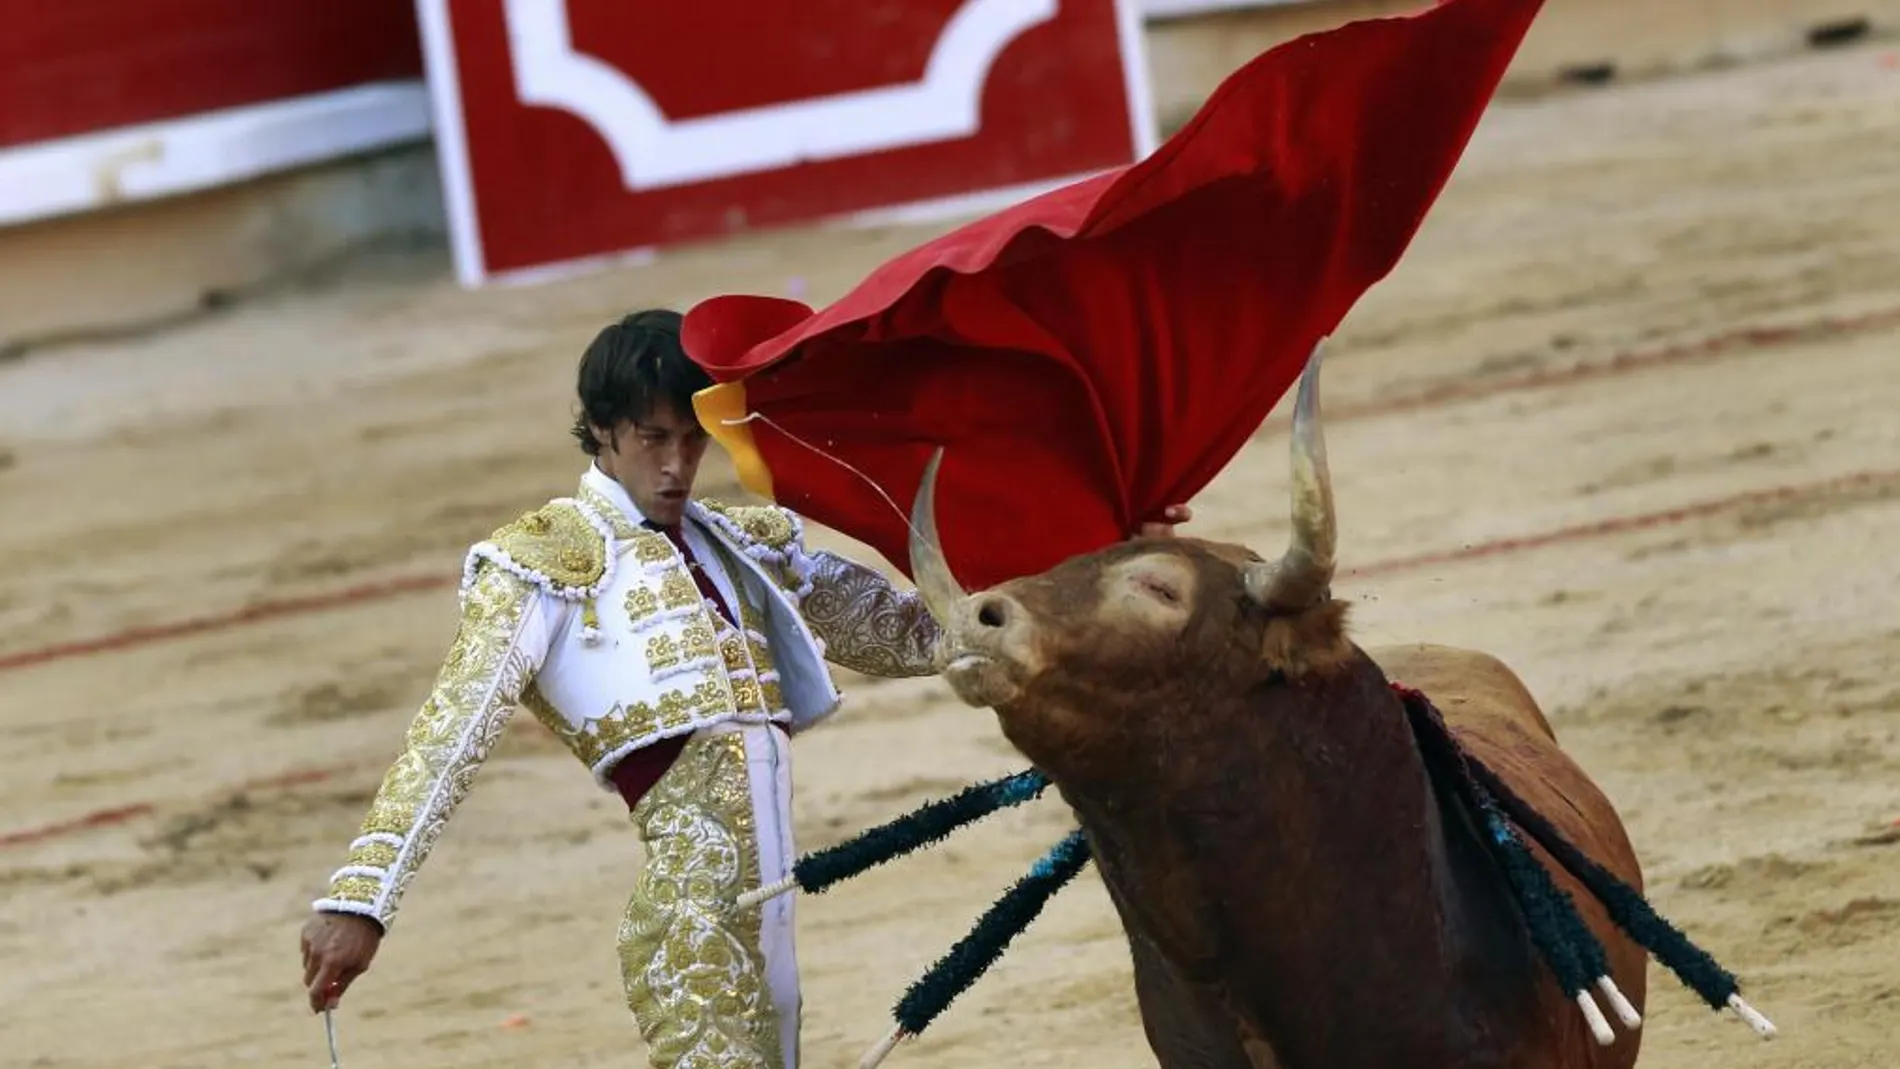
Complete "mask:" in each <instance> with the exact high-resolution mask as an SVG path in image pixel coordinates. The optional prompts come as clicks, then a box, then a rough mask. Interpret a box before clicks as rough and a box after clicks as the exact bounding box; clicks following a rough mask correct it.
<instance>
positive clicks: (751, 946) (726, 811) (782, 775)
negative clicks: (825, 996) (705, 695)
mask: <svg viewBox="0 0 1900 1069" xmlns="http://www.w3.org/2000/svg"><path fill="white" fill-rule="evenodd" d="M633 822H634V827H635V828H636V829H637V830H638V832H639V834H640V837H641V839H642V841H643V842H644V843H645V846H646V855H647V856H646V864H645V867H644V868H643V870H642V871H641V874H640V878H639V881H638V883H637V884H636V886H635V889H634V892H633V895H632V898H631V899H630V900H629V901H628V903H627V913H626V918H625V920H624V921H623V922H622V924H621V927H620V961H621V971H622V975H623V976H624V978H625V980H626V985H627V1004H628V1006H629V1007H630V1008H631V1009H632V1010H633V1015H634V1019H635V1021H636V1022H637V1023H638V1025H639V1028H640V1034H641V1036H642V1037H644V1038H645V1040H646V1043H647V1051H648V1058H649V1060H650V1061H651V1063H652V1065H653V1066H654V1067H655V1069H796V1067H797V1064H798V1026H799V1017H800V1014H801V1005H800V998H799V989H798V962H797V958H796V956H795V953H794V950H793V941H792V935H793V926H792V925H793V899H794V896H792V895H789V894H788V895H780V896H778V897H777V898H774V899H772V900H771V901H769V902H766V903H765V904H764V905H762V906H760V907H758V908H755V909H749V910H734V909H732V908H730V907H729V905H728V903H730V902H731V901H732V900H733V899H734V898H735V897H737V896H738V894H739V893H740V892H741V891H745V890H749V889H751V888H754V887H757V886H759V885H760V884H761V883H769V882H771V881H773V880H776V879H779V878H781V877H783V876H785V875H787V874H788V873H790V871H791V865H792V861H793V843H792V835H791V761H790V746H789V745H788V743H787V740H786V737H785V734H784V733H783V732H782V731H780V730H779V729H778V728H776V727H767V726H763V725H752V724H747V725H738V724H730V725H720V726H719V727H715V728H711V729H708V730H706V731H703V732H701V733H699V734H698V735H695V736H694V737H693V738H692V740H691V741H690V742H688V743H687V744H686V747H685V749H684V750H683V751H681V753H680V755H679V758H678V759H677V760H676V761H674V763H673V766H672V767H671V768H670V769H668V771H667V773H666V774H665V775H664V776H662V777H661V778H660V780H659V781H658V782H657V783H655V784H654V785H653V789H652V790H651V791H649V792H648V793H647V795H646V796H645V797H644V798H642V799H641V800H640V803H639V804H638V805H636V806H635V807H634V810H633Z"/></svg>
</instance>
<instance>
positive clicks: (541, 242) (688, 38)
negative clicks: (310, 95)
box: [417, 0, 1155, 285]
mask: <svg viewBox="0 0 1900 1069" xmlns="http://www.w3.org/2000/svg"><path fill="white" fill-rule="evenodd" d="M417 3H418V10H419V11H420V14H421V23H422V35H423V42H424V50H425V53H426V56H427V61H428V62H427V66H428V75H429V81H430V89H431V97H432V101H433V105H434V107H435V132H436V138H437V145H438V149H439V153H440V157H439V158H440V160H441V168H442V176H443V183H444V191H445V194H446V200H447V202H448V207H449V213H450V225H451V231H452V237H453V241H454V245H455V256H456V268H457V274H458V275H459V277H460V278H461V280H462V281H463V283H464V284H468V285H475V284H478V283H480V282H483V281H486V280H491V279H494V278H496V277H497V276H503V275H516V274H519V273H522V272H529V271H539V270H542V269H547V268H550V267H554V266H555V265H562V264H571V263H574V262H577V261H589V260H599V259H604V258H611V257H617V256H622V255H626V254H628V253H631V252H635V251H642V250H650V249H653V248H656V247H660V246H665V245H670V244H675V243H678V242H682V241H687V240H694V239H700V238H707V237H713V236H717V235H721V234H727V233H733V232H738V231H743V230H747V229H750V228H753V227H757V226H766V225H774V224H782V223H791V222H797V221H809V220H815V219H822V218H833V217H839V216H851V215H857V214H860V213H864V212H867V211H871V210H874V209H889V208H895V207H899V206H908V207H910V208H911V209H912V210H911V213H910V214H912V216H913V217H918V216H928V215H929V214H931V212H932V210H933V209H932V208H931V207H929V205H942V206H943V210H948V207H949V205H951V204H955V203H958V202H961V203H963V204H964V205H968V204H970V203H971V201H970V199H969V198H971V197H972V195H977V194H997V195H1000V196H1011V197H1014V196H1021V195H1023V191H1024V190H1025V189H1027V188H1035V187H1038V186H1045V185H1054V184H1057V183H1060V182H1063V181H1067V180H1070V179H1073V178H1076V177H1079V176H1082V175H1085V174H1089V173H1092V172H1095V171H1098V170H1101V169H1104V168H1108V167H1115V166H1120V165H1122V164H1126V163H1129V162H1132V161H1133V160H1135V159H1137V158H1139V157H1141V156H1143V155H1145V154H1146V153H1147V152H1148V151H1150V150H1151V148H1152V147H1153V144H1154V141H1155V134H1154V129H1153V128H1154V121H1153V117H1152V107H1151V105H1150V102H1149V92H1148V85H1147V81H1146V65H1145V63H1144V61H1143V58H1142V51H1141V13H1140V4H1139V2H1138V0H902V2H897V0H744V2H743V3H731V2H728V3H717V2H704V0H701V2H691V0H688V2H684V3H682V2H680V0H417Z"/></svg>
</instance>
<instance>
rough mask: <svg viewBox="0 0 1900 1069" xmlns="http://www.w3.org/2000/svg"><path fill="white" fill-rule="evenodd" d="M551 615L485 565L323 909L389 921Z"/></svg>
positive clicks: (522, 586)
mask: <svg viewBox="0 0 1900 1069" xmlns="http://www.w3.org/2000/svg"><path fill="white" fill-rule="evenodd" d="M552 623H553V620H552V616H551V613H550V612H549V610H548V608H547V606H546V599H544V598H543V597H542V596H541V593H540V591H539V590H537V589H536V587H535V586H534V585H533V584H532V583H530V582H528V581H526V580H524V579H522V578H519V577H517V576H515V575H512V574H510V573H509V572H508V571H506V570H504V569H503V568H500V567H497V566H494V565H488V564H484V565H482V566H481V567H480V569H479V571H478V572H477V573H476V574H475V576H474V578H473V582H472V583H470V584H469V585H468V586H467V587H466V589H465V593H464V597H463V608H462V617H461V622H460V624H459V626H458V627H457V629H456V632H455V638H454V641H453V643H452V644H451V645H450V647H449V653H448V656H447V657H446V658H445V659H444V661H443V663H442V666H441V669H440V670H439V671H438V673H437V675H436V680H435V685H434V687H433V689H432V690H431V691H430V693H429V696H428V698H427V699H426V700H425V701H424V702H423V704H422V708H421V709H420V710H419V711H418V712H417V713H416V715H415V718H414V720H412V721H411V723H410V725H409V731H408V734H407V736H406V738H405V744H404V747H403V751H402V753H401V755H400V756H398V757H397V758H396V761H395V763H394V764H392V765H391V766H390V768H389V771H388V772H387V773H386V774H385V775H384V777H383V781H382V785H381V786H380V787H379V788H378V790H377V792H376V796H375V799H374V800H373V801H372V802H371V803H370V807H369V813H368V815H367V816H365V817H364V819H363V824H362V829H361V833H360V834H359V836H358V837H357V839H356V840H355V841H354V842H352V843H351V844H350V849H349V855H348V857H347V859H346V860H345V862H344V865H343V867H342V868H340V869H338V870H337V871H336V872H335V874H334V875H332V876H331V877H330V887H329V893H328V894H327V895H326V896H325V897H323V898H321V899H318V900H317V901H316V902H315V903H313V907H314V908H315V909H317V910H320V911H329V912H340V913H355V914H359V915H362V916H366V917H369V918H371V919H372V920H375V921H376V922H377V923H378V924H380V925H382V927H383V928H384V929H385V930H387V929H388V928H389V925H390V922H391V920H392V919H393V918H394V916H395V913H396V908H397V905H398V903H399V902H400V900H401V898H402V894H403V891H404V890H405V889H406V888H407V886H408V884H409V881H410V879H411V878H412V877H414V876H415V874H416V870H417V869H418V868H420V867H421V865H422V862H423V859H424V858H426V857H427V856H428V855H429V851H430V849H431V848H432V847H433V846H434V845H435V841H436V837H437V836H438V835H440V834H441V833H442V829H443V827H444V826H445V825H446V824H447V823H448V820H449V816H450V814H451V813H452V812H453V811H454V810H455V807H456V806H457V805H459V804H460V803H461V801H462V798H463V796H464V795H465V794H466V793H467V792H468V788H469V785H470V784H471V783H472V782H473V780H474V778H475V773H476V772H477V771H478V770H479V769H480V767H481V765H482V762H483V761H484V760H485V759H486V758H487V757H488V754H489V752H490V751H491V750H492V749H493V747H494V744H495V741H496V740H497V739H498V738H500V736H501V733H502V729H503V728H504V727H505V726H506V725H507V722H508V718H509V716H510V714H511V713H512V712H513V711H514V707H515V703H516V702H517V701H518V700H519V699H520V697H521V691H522V688H523V687H525V686H526V685H527V683H528V681H529V680H530V679H531V678H532V677H533V674H534V672H535V671H536V670H537V669H538V668H539V667H540V664H541V661H542V658H543V657H544V655H545V653H546V650H547V645H548V641H549V636H550V634H551V633H552Z"/></svg>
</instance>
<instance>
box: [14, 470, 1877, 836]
mask: <svg viewBox="0 0 1900 1069" xmlns="http://www.w3.org/2000/svg"><path fill="white" fill-rule="evenodd" d="M1884 484H1894V485H1900V468H1893V469H1888V470H1885V471H1863V472H1855V473H1853V474H1850V475H1843V476H1838V477H1836V478H1832V479H1822V480H1818V481H1815V482H1809V483H1796V484H1790V485H1786V486H1777V487H1771V488H1769V489H1766V490H1751V491H1748V492H1746V493H1740V494H1731V495H1729V496H1727V497H1720V498H1713V499H1710V500H1707V501H1699V502H1696V503H1693V504H1689V505H1683V506H1680V507H1677V508H1672V509H1663V510H1661V511H1657V512H1648V513H1640V514H1636V515H1629V516H1615V517H1611V518H1610V519H1606V520H1599V521H1596V522H1594V523H1583V524H1576V525H1573V526H1570V527H1561V528H1558V529H1556V530H1553V531H1545V532H1543V533H1541V534H1534V535H1526V536H1523V537H1519V538H1501V539H1496V540H1494V541H1490V542H1482V543H1479V544H1476V545H1470V546H1464V547H1462V548H1459V549H1453V550H1442V551H1438V552H1433V553H1421V554H1417V555H1415V556H1410V557H1397V558H1393V559H1391V560H1386V561H1379V562H1376V563H1373V564H1369V565H1367V566H1366V567H1363V568H1357V569H1352V570H1350V571H1349V572H1348V573H1347V574H1349V575H1352V576H1354V577H1362V576H1372V575H1390V574H1392V573H1394V572H1404V571H1411V570H1414V569H1418V568H1428V567H1432V566H1434V565H1440V564H1454V563H1459V562H1462V561H1470V560H1478V559H1481V558H1485V557H1496V556H1502V555H1504V554H1508V553H1520V552H1524V551H1527V550H1533V549H1541V548H1543V547H1545V546H1552V545H1558V544H1560V543H1564V542H1580V541H1585V540H1587V539H1591V538H1600V537H1603V536H1606V535H1613V534H1621V533H1624V532H1628V531H1637V530H1643V529H1646V528H1654V527H1667V526H1670V525H1672V524H1678V523H1685V522H1687V521H1689V520H1694V519H1700V518H1702V517H1705V516H1714V515H1719V514H1721V513H1724V512H1729V511H1732V510H1734V509H1737V508H1744V507H1747V506H1749V505H1757V504H1767V503H1770V502H1787V501H1800V500H1806V499H1810V498H1816V497H1827V496H1830V495H1832V494H1837V493H1843V492H1849V491H1854V490H1861V489H1866V488H1870V487H1876V486H1881V485H1884ZM436 585H438V584H437V581H436V580H434V579H431V580H429V581H428V582H425V583H416V582H410V583H408V589H426V588H428V587H433V586H436ZM400 592H401V584H400V583H397V584H384V585H382V586H378V587H357V588H354V589H353V590H350V591H342V592H340V594H339V595H338V596H334V597H331V598H329V599H327V600H326V602H325V603H326V604H339V603H343V602H346V601H350V600H355V601H362V600H368V599H369V598H371V597H389V596H393V595H394V594H396V593H400ZM345 595H348V596H347V597H345ZM314 600H318V599H306V601H304V602H296V603H292V602H282V603H276V604H278V605H285V606H288V605H304V604H308V602H309V601H314ZM290 611H293V610H292V609H288V608H284V609H277V610H275V611H272V612H270V613H266V614H263V617H260V616H259V615H258V614H257V613H256V612H255V610H253V612H252V614H251V615H249V616H247V617H246V619H252V620H255V619H260V618H264V617H268V616H282V615H285V614H286V613H288V612H290ZM298 611H309V610H307V609H305V610H298ZM199 630H205V628H200V629H199ZM365 767H368V766H367V765H365V764H364V763H362V762H357V763H354V764H348V765H337V766H333V767H330V768H316V769H303V770H298V771H292V772H286V773H281V774H278V775H274V776H268V777H264V778H261V779H254V780H250V781H247V782H245V783H243V784H240V785H239V786H238V787H237V788H236V790H235V792H234V793H242V792H245V791H259V790H280V789H285V788H289V787H296V786H302V785H304V784H309V783H321V782H324V781H326V780H332V779H336V778H338V777H340V776H343V775H345V774H348V773H350V772H354V771H356V770H358V769H361V768H365ZM157 809H158V807H157V806H156V805H155V804H153V803H150V802H139V803H135V804H132V805H125V806H118V807H115V808H112V809H103V810H99V811H96V812H93V813H88V814H86V815H84V816H81V817H76V818H74V819H71V820H63V821H59V822H56V823H53V824H47V825H44V826H41V827H38V828H29V829H26V830H23V831H16V832H10V833H5V834H0V849H4V848H6V847H11V846H23V845H26V844H28V843H36V842H43V841H45V840H47V839H52V838H57V837H59V836H61V835H66V834H69V833H72V832H78V831H83V830H84V829H86V828H96V827H104V826H108V825H112V824H122V823H124V822H126V821H128V820H132V819H133V818H136V817H142V816H148V815H150V814H152V813H155V812H157Z"/></svg>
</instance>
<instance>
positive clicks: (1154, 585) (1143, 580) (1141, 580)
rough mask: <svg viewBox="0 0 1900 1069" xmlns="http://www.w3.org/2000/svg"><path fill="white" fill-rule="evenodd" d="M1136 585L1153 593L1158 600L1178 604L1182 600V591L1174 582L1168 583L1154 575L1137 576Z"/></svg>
mask: <svg viewBox="0 0 1900 1069" xmlns="http://www.w3.org/2000/svg"><path fill="white" fill-rule="evenodd" d="M1135 585H1136V586H1138V587H1140V588H1141V589H1142V590H1143V591H1145V592H1146V593H1148V594H1151V595H1153V596H1154V597H1155V599H1156V600H1158V601H1161V602H1164V603H1166V604H1168V605H1178V604H1180V602H1181V592H1180V591H1178V590H1176V589H1175V588H1174V586H1173V584H1171V583H1168V582H1166V581H1165V580H1162V579H1159V578H1157V577H1155V576H1152V575H1140V576H1136V577H1135Z"/></svg>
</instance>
